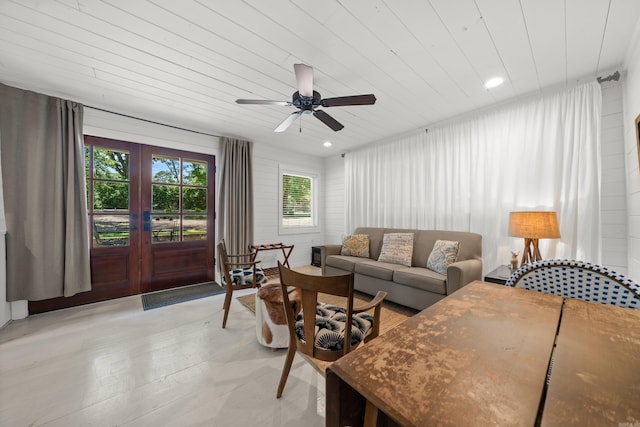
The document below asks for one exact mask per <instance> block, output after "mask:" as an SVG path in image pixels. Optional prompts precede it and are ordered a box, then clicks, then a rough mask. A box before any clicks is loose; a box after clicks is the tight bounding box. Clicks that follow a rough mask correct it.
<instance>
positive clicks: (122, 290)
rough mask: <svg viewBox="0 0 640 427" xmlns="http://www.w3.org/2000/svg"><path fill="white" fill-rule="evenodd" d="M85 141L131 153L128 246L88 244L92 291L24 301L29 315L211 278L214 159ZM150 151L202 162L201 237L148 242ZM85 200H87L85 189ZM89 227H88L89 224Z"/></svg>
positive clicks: (110, 141)
mask: <svg viewBox="0 0 640 427" xmlns="http://www.w3.org/2000/svg"><path fill="white" fill-rule="evenodd" d="M85 145H95V146H98V147H101V148H107V149H113V150H121V151H126V152H128V153H129V155H130V158H129V165H130V170H129V181H128V182H129V184H130V195H129V197H130V203H129V206H130V208H129V209H130V210H129V227H130V230H129V245H128V246H112V247H92V248H91V270H92V274H91V275H92V277H91V282H92V290H91V291H89V292H83V293H80V294H77V295H74V296H72V297H68V298H65V297H59V298H52V299H48V300H43V301H29V313H30V314H36V313H41V312H46V311H51V310H57V309H60V308H67V307H73V306H77V305H81V304H87V303H92V302H98V301H104V300H108V299H113V298H119V297H123V296H129V295H136V294H140V293H144V292H150V291H156V290H160V289H167V288H172V287H178V286H184V285H188V284H192V283H198V282H204V281H210V280H215V270H214V256H215V255H214V242H215V225H214V223H215V217H214V213H215V157H214V156H212V155H205V154H199V153H192V152H186V151H181V150H173V149H168V148H161V147H154V146H147V145H140V144H136V143H131V142H126V141H119V140H113V139H108V138H99V137H94V136H88V135H87V136H85ZM153 154H158V155H169V156H179V157H181V158H187V159H191V160H197V161H203V162H204V161H206V162H207V165H208V172H207V176H208V183H207V213H206V215H207V219H206V223H207V239H206V240H199V241H180V239H178V241H176V242H169V243H162V244H153V235H152V232H151V231H150V230H145V212H150V211H151V210H152V209H151V191H150V181H151V178H150V177H151V169H150V168H151V166H150V161H149V160H150V156H151V155H153ZM145 174H146V175H148V176H146V175H145ZM143 186H146V191H143V190H145V189H144V188H143ZM89 200H92V193H91V191H90V190H89ZM91 208H92V207H89V212H90V213H92V209H91ZM96 215H98V213H96ZM90 218H91V217H90ZM91 225H92V227H93V223H92V224H91ZM147 225H148V224H147Z"/></svg>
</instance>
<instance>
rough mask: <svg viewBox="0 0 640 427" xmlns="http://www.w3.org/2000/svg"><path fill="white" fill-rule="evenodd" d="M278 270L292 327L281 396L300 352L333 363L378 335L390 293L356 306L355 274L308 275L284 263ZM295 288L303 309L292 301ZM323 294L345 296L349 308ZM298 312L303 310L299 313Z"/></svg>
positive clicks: (279, 394) (381, 293)
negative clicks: (322, 299) (325, 300)
mask: <svg viewBox="0 0 640 427" xmlns="http://www.w3.org/2000/svg"><path fill="white" fill-rule="evenodd" d="M278 270H279V272H280V286H281V288H282V295H283V300H284V307H285V314H286V317H287V325H288V327H289V349H288V351H287V357H286V360H285V363H284V368H283V369H282V376H281V377H280V384H279V385H278V393H277V397H278V398H280V396H282V391H283V390H284V386H285V384H286V382H287V377H288V376H289V371H290V370H291V365H292V363H293V359H294V356H295V354H296V351H299V352H300V353H302V354H304V355H306V356H308V357H313V358H316V359H319V360H324V361H329V362H331V361H334V360H337V359H339V358H340V357H342V356H343V355H345V354H347V353H349V352H350V351H351V350H352V349H354V348H356V347H357V346H358V345H359V344H361V343H362V342H366V341H369V340H371V339H373V338H375V337H377V336H378V334H379V332H380V312H381V308H382V301H383V300H384V298H385V297H386V296H387V293H386V292H382V291H379V292H378V293H377V294H376V296H375V297H374V298H373V299H372V300H371V301H370V302H369V303H367V304H365V305H363V306H360V307H357V308H356V307H354V306H353V273H349V274H342V275H339V276H316V275H308V274H303V273H300V272H297V271H293V270H291V269H288V268H287V267H285V266H283V265H282V264H281V263H280V262H278ZM291 287H293V288H297V290H298V293H299V295H300V297H301V305H302V311H301V312H300V307H296V305H295V303H292V302H291V301H290V300H289V292H288V289H290V288H291ZM319 293H324V294H331V295H336V296H340V297H345V298H346V303H345V306H346V307H338V306H335V305H329V304H323V303H321V302H319V301H318V294H319ZM370 310H373V315H371V314H370V313H367V312H368V311H370ZM296 312H300V313H299V314H297V315H296ZM348 319H350V320H348ZM347 324H349V325H350V327H347V326H346V325H347ZM307 337H312V338H309V339H307Z"/></svg>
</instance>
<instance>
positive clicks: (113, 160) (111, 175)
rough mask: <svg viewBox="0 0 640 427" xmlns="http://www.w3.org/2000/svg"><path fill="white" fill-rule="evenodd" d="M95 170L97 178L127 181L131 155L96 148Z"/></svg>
mask: <svg viewBox="0 0 640 427" xmlns="http://www.w3.org/2000/svg"><path fill="white" fill-rule="evenodd" d="M93 170H94V177H95V178H103V179H114V180H126V179H128V178H129V153H127V152H124V151H114V150H107V149H105V148H94V150H93Z"/></svg>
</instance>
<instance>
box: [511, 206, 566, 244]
mask: <svg viewBox="0 0 640 427" xmlns="http://www.w3.org/2000/svg"><path fill="white" fill-rule="evenodd" d="M509 235H510V236H514V237H525V238H529V239H557V238H559V237H560V230H559V229H558V218H557V217H556V213H555V212H553V211H528V212H510V213H509Z"/></svg>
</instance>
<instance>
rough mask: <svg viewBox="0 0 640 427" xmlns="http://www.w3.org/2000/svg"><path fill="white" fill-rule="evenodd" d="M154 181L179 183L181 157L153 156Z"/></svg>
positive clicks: (152, 173) (152, 174)
mask: <svg viewBox="0 0 640 427" xmlns="http://www.w3.org/2000/svg"><path fill="white" fill-rule="evenodd" d="M151 176H152V178H153V182H164V183H167V184H178V183H179V182H180V181H179V180H180V159H179V158H177V157H175V158H172V157H161V156H153V159H152V160H151Z"/></svg>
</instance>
